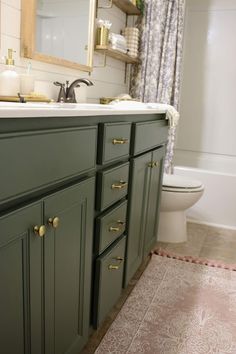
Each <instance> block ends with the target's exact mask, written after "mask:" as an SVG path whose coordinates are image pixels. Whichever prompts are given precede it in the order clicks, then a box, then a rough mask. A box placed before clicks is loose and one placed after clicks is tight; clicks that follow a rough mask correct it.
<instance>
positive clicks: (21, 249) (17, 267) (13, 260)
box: [0, 203, 44, 354]
mask: <svg viewBox="0 0 236 354" xmlns="http://www.w3.org/2000/svg"><path fill="white" fill-rule="evenodd" d="M41 210H42V208H41V204H40V203H37V204H32V205H29V206H28V207H26V208H22V209H18V210H17V211H15V212H13V213H10V214H7V215H5V216H2V217H0V284H1V290H0V348H1V349H0V352H1V353H4V354H16V353H17V354H31V353H33V354H42V353H43V352H44V351H43V331H42V323H43V322H42V321H43V320H42V319H43V315H42V314H43V311H42V303H43V301H42V291H41V290H42V281H43V271H42V267H41V264H42V254H43V252H42V251H43V240H42V238H41V237H40V236H37V235H36V234H35V233H34V231H33V230H34V226H36V225H37V226H41V225H42V216H41V215H42V213H41Z"/></svg>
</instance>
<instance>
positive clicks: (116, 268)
mask: <svg viewBox="0 0 236 354" xmlns="http://www.w3.org/2000/svg"><path fill="white" fill-rule="evenodd" d="M114 259H115V260H116V261H119V265H113V264H109V266H108V269H109V270H118V269H119V268H120V265H121V263H122V262H123V260H124V258H122V257H119V256H118V257H114Z"/></svg>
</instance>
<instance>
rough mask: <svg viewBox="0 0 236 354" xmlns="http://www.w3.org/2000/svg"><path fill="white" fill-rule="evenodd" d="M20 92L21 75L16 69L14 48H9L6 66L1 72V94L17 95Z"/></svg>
mask: <svg viewBox="0 0 236 354" xmlns="http://www.w3.org/2000/svg"><path fill="white" fill-rule="evenodd" d="M18 92H20V76H19V75H18V74H17V72H16V69H15V61H14V59H13V49H8V56H7V58H6V68H5V70H4V71H3V72H1V73H0V96H17V94H18Z"/></svg>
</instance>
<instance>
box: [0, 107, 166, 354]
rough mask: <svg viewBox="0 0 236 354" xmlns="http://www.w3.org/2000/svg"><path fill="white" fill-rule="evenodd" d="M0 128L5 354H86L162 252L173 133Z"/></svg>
mask: <svg viewBox="0 0 236 354" xmlns="http://www.w3.org/2000/svg"><path fill="white" fill-rule="evenodd" d="M0 116H1V114H0ZM1 118H3V119H0V160H1V162H2V169H1V173H0V185H1V188H0V287H1V288H0V353H2V354H79V353H80V352H81V350H82V348H83V347H84V345H85V344H86V342H87V340H88V337H89V334H90V333H91V330H92V326H93V328H94V329H96V328H97V327H98V326H100V325H101V324H102V322H103V321H104V320H105V318H106V316H107V315H109V312H110V311H111V309H112V307H113V306H114V305H115V304H116V302H117V301H118V299H119V297H120V295H121V293H122V289H123V286H124V285H127V284H128V282H129V281H130V279H131V278H132V277H133V275H134V274H135V272H136V270H137V269H138V267H139V266H140V265H141V264H142V262H143V261H144V258H145V257H147V255H148V254H149V253H150V250H151V249H152V248H153V247H154V245H155V242H156V231H157V226H158V225H157V224H158V214H159V204H160V195H161V183H162V174H163V159H164V154H165V144H166V141H167V132H168V122H167V121H166V119H165V114H162V113H160V114H159V113H154V112H153V113H150V114H146V113H142V114H134V113H132V114H109V115H108V114H104V115H98V116H86V117H85V116H80V115H78V116H66V117H62V116H55V117H51V118H49V117H46V116H43V117H42V116H41V117H38V116H35V117H34V118H32V119H31V118H30V117H28V118H27V119H26V118H23V117H22V118H20V117H19V118H14V117H12V119H8V118H4V117H1Z"/></svg>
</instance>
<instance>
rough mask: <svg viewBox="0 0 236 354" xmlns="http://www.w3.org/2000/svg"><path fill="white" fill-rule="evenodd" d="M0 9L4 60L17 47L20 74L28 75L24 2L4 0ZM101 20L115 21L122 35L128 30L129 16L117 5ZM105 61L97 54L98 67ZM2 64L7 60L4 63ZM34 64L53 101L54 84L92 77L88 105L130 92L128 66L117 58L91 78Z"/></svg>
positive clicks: (103, 12) (0, 49)
mask: <svg viewBox="0 0 236 354" xmlns="http://www.w3.org/2000/svg"><path fill="white" fill-rule="evenodd" d="M0 6H1V22H0V58H2V57H3V56H6V54H7V49H8V48H14V49H15V50H16V55H15V58H16V66H17V70H18V72H25V68H26V66H27V63H28V62H29V60H27V59H24V58H20V20H21V0H0ZM98 17H100V18H104V19H108V20H111V22H112V23H113V26H112V30H113V31H114V32H118V33H119V32H120V30H121V29H122V28H124V27H125V19H126V17H125V14H124V13H123V12H122V11H121V10H119V9H118V8H116V7H115V6H114V7H113V8H112V9H109V10H104V9H102V10H99V11H98ZM103 59H104V58H103V56H101V55H97V54H95V58H94V65H98V66H101V65H103V63H104V60H103ZM2 62H3V60H1V63H2ZM31 62H32V66H33V74H34V75H35V78H36V80H37V81H38V82H37V87H38V89H41V88H42V84H43V86H45V85H44V84H45V83H46V84H47V86H48V87H49V88H50V89H49V90H47V92H48V94H50V96H51V98H56V97H57V92H58V88H57V87H54V86H53V85H52V82H53V81H55V80H57V81H61V82H64V81H65V80H70V81H72V80H74V79H76V78H81V77H88V78H90V79H91V80H92V81H93V83H94V86H93V87H88V88H87V94H88V102H98V101H99V98H100V97H102V96H116V95H118V94H120V93H124V92H127V91H128V86H127V83H125V64H124V63H122V62H120V61H118V60H115V59H111V58H107V65H106V67H105V68H104V67H100V68H94V71H93V73H92V75H91V77H89V75H88V73H86V72H80V71H78V70H73V69H68V68H65V67H61V66H56V65H50V64H45V63H42V62H36V61H31ZM3 69H4V66H3V65H2V64H0V70H1V71H2V70H3ZM42 81H43V82H42ZM127 82H128V80H127Z"/></svg>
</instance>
